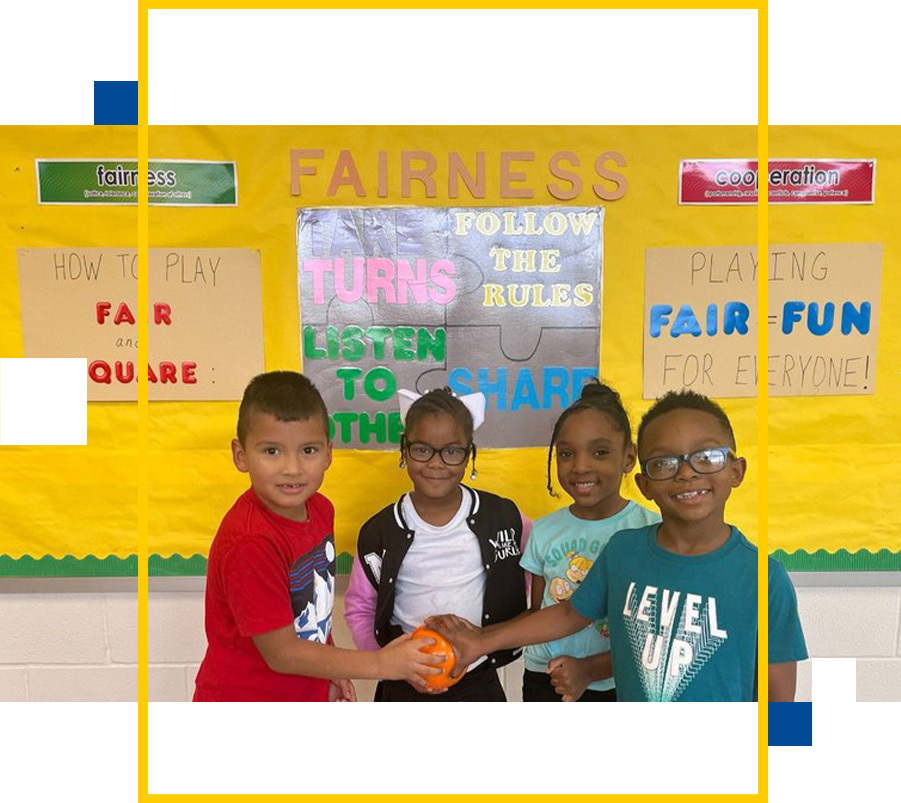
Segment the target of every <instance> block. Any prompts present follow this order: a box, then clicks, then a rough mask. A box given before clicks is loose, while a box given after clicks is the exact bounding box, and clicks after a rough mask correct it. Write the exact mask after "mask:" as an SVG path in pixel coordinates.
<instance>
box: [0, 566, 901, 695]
mask: <svg viewBox="0 0 901 803" xmlns="http://www.w3.org/2000/svg"><path fill="white" fill-rule="evenodd" d="M343 585H344V582H343V581H342V582H341V583H340V585H339V591H340V589H342V588H343ZM797 593H798V605H799V609H800V613H801V620H802V623H803V625H804V632H805V636H806V638H807V644H808V648H809V650H810V653H811V656H813V657H814V658H826V657H857V658H859V659H861V660H858V662H857V699H858V700H860V701H862V702H863V701H889V700H895V701H901V588H895V587H886V588H831V587H813V588H808V587H799V588H798V589H797ZM343 601H344V599H343V594H342V593H339V594H338V596H337V598H336V609H335V620H334V621H335V634H334V636H335V642H336V643H337V644H339V645H340V646H346V647H350V646H351V645H352V641H351V638H350V634H349V632H348V631H347V629H346V628H345V626H344V621H343V616H342V614H343ZM149 613H150V623H149V625H150V645H149V648H150V676H149V682H150V699H151V700H155V701H178V700H190V699H191V696H192V694H193V692H194V677H195V675H196V673H197V669H198V666H199V664H200V661H201V660H202V658H203V653H204V650H205V649H206V638H205V636H204V631H203V592H202V591H199V590H196V591H152V592H151V594H150V607H149ZM137 642H138V630H137V597H136V595H135V594H133V593H96V592H87V593H71V594H69V593H67V594H62V593H46V594H44V593H34V594H31V593H15V594H5V593H0V701H27V700H136V699H137ZM815 671H816V664H815V662H814V663H813V664H812V663H811V662H806V663H804V664H801V665H800V666H799V668H798V699H799V700H810V699H811V689H812V675H813V673H815ZM502 681H503V683H504V687H505V689H506V691H507V697H508V699H510V700H519V699H521V692H522V661H521V660H520V661H517V662H516V663H514V664H512V665H510V666H508V667H505V668H504V669H503V670H502ZM374 689H375V683H374V682H366V681H360V682H358V683H357V691H358V694H359V696H360V698H361V699H363V700H370V699H372V694H373V692H374Z"/></svg>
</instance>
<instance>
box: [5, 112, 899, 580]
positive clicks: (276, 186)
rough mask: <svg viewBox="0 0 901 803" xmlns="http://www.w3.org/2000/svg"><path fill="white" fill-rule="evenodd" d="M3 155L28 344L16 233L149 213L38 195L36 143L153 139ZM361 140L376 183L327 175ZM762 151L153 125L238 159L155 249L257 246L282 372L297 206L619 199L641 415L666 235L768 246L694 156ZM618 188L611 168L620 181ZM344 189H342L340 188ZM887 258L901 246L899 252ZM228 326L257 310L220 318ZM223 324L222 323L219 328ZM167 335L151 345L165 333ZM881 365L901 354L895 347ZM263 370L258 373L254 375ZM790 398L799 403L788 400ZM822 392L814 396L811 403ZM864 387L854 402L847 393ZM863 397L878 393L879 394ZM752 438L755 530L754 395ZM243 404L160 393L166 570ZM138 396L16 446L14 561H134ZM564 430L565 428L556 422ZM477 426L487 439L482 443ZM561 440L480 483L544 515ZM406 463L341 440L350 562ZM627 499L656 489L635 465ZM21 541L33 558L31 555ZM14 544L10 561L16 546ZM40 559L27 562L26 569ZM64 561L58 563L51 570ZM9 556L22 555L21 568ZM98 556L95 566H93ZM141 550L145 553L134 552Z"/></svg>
mask: <svg viewBox="0 0 901 803" xmlns="http://www.w3.org/2000/svg"><path fill="white" fill-rule="evenodd" d="M0 143H2V147H0V169H2V171H3V175H4V176H7V175H10V173H11V171H14V168H15V167H16V166H18V167H19V169H20V171H21V175H18V174H17V175H16V178H15V180H14V181H13V182H11V183H10V184H9V185H8V187H5V188H4V193H3V195H2V199H0V203H2V204H3V210H2V211H3V213H4V215H3V217H4V221H5V225H4V228H3V229H2V235H0V237H2V240H0V246H2V256H3V258H4V262H3V264H4V270H3V275H2V281H3V288H2V289H3V291H4V292H3V299H4V300H3V302H2V304H3V306H2V326H0V331H2V335H0V337H2V340H0V343H2V353H3V355H4V356H13V357H15V356H22V342H21V333H20V324H19V319H18V306H17V305H18V300H17V299H18V288H17V279H16V272H15V267H14V266H15V264H16V260H15V253H16V249H17V248H23V247H44V246H47V245H52V244H59V245H65V244H70V243H76V244H81V245H91V246H107V245H133V242H134V239H135V234H136V212H135V210H134V209H133V208H132V209H129V208H127V207H117V208H105V209H97V208H90V207H67V206H59V207H46V206H45V207H38V205H37V204H36V191H35V178H34V159H35V158H46V157H47V156H51V157H57V158H73V157H77V156H94V157H97V156H115V157H125V156H129V155H131V154H133V153H134V152H135V151H136V140H135V133H134V129H125V130H122V129H106V128H85V129H69V128H66V129H61V128H51V129H22V130H18V129H16V130H12V131H4V132H3V133H2V135H0ZM292 149H295V150H297V149H305V150H321V151H322V152H323V156H322V159H321V160H317V161H316V162H310V161H309V160H308V161H306V162H305V164H307V165H310V164H313V163H315V164H316V166H317V173H316V174H315V175H302V176H300V192H301V194H300V196H299V197H298V196H296V195H292V193H291V157H290V154H291V151H292ZM342 151H349V152H350V153H351V154H352V158H353V161H354V164H355V167H356V168H357V169H358V171H359V174H360V177H361V180H362V182H363V185H364V189H365V196H364V197H360V196H359V195H358V194H357V190H356V189H355V188H354V187H353V186H351V185H350V184H349V183H345V184H344V185H342V186H339V187H330V186H329V185H330V183H331V181H330V179H331V178H332V173H333V169H334V167H335V164H336V160H337V159H338V158H339V155H340V153H341V152H342ZM402 151H427V152H428V153H430V154H432V155H434V157H435V161H436V164H437V168H436V171H435V178H436V192H435V193H434V194H433V195H431V197H430V194H429V193H428V192H427V190H426V188H425V187H424V186H423V185H422V184H421V183H417V182H415V181H414V182H412V184H411V186H412V190H411V192H410V193H409V195H408V197H404V196H403V195H402V193H401V189H400V183H401V182H400V177H399V171H398V170H397V169H395V168H393V167H391V168H390V169H389V170H388V171H387V175H386V176H385V181H384V192H381V191H380V186H379V185H380V183H381V182H380V180H379V175H380V174H379V159H380V157H379V152H384V153H386V154H387V159H388V165H389V167H390V166H391V164H392V162H395V160H396V159H397V156H398V154H400V152H402ZM561 151H566V152H570V153H571V154H574V155H575V156H576V157H577V159H578V161H579V167H577V168H573V167H572V164H574V163H572V162H571V163H570V164H569V165H567V167H568V169H570V170H572V172H574V173H576V174H578V175H579V176H580V178H581V185H582V186H581V192H580V193H579V194H578V195H577V196H576V197H573V198H571V199H568V200H565V201H564V200H561V199H560V198H558V197H555V196H554V195H553V194H552V192H551V191H549V188H548V185H549V184H554V183H556V184H557V185H559V186H564V187H568V186H569V185H568V184H567V182H565V181H560V180H558V179H555V177H554V176H553V175H552V174H551V173H550V172H549V168H548V165H549V162H550V161H551V158H552V156H553V154H555V153H559V152H561ZM610 151H615V152H617V153H619V154H621V155H622V157H623V161H624V164H622V165H621V166H619V167H617V171H618V172H619V173H621V174H622V176H624V177H625V180H626V182H627V184H626V186H625V193H624V194H623V196H622V197H620V198H617V199H614V200H604V199H601V198H598V197H597V195H596V194H595V193H594V192H593V191H592V182H595V181H597V180H598V176H597V174H596V173H595V169H594V164H595V160H596V159H597V157H598V156H600V155H601V154H604V153H606V152H610ZM476 152H482V153H484V155H485V160H486V177H487V178H486V192H485V197H484V198H477V199H476V198H473V197H472V196H471V195H469V194H467V190H466V188H465V187H462V186H461V187H459V188H458V190H459V194H458V196H457V197H456V198H452V197H449V188H448V178H447V176H448V157H449V154H450V153H457V154H459V155H460V156H461V158H463V159H466V160H471V159H472V158H473V155H474V154H475V153H476ZM510 152H531V153H533V158H532V159H531V160H526V161H518V162H516V164H515V168H514V169H515V171H516V172H521V173H522V174H523V177H522V179H521V180H519V182H518V183H517V185H516V186H517V187H519V188H522V187H527V188H529V189H531V190H532V191H533V194H532V197H529V198H515V199H511V198H510V197H502V193H501V189H500V187H501V182H500V180H499V173H500V170H501V167H500V165H501V162H502V159H503V156H502V154H504V153H510ZM755 152H756V130H755V128H754V127H750V126H748V127H671V126H667V127H627V126H618V127H604V128H590V127H559V128H548V127H490V128H481V127H459V128H453V127H430V128H418V127H417V128H394V127H382V128H379V127H371V128H365V127H362V128H361V127H352V128H339V127H305V128H298V127H277V128H267V127H214V128H209V127H203V128H201V127H152V128H151V132H150V158H151V159H159V160H211V161H221V162H234V163H235V165H236V170H237V186H238V192H237V204H236V205H235V206H230V207H220V208H177V207H151V209H150V246H151V247H158V248H173V247H177V248H245V249H253V250H254V251H259V254H260V265H261V281H262V304H263V310H262V313H263V342H264V351H265V366H266V369H267V370H277V369H289V370H297V369H298V368H301V349H300V322H301V319H302V310H299V309H298V300H297V243H296V235H295V223H296V216H297V210H298V208H300V207H307V206H309V207H322V206H376V205H380V204H385V205H413V206H438V207H442V206H445V207H446V206H505V207H508V208H510V207H513V206H518V205H523V206H527V205H528V206H551V205H561V206H566V205H572V206H589V205H591V206H603V207H604V210H605V214H604V263H603V290H602V305H603V312H602V334H601V344H600V354H601V367H600V374H601V376H602V377H603V378H604V379H605V380H607V381H609V382H610V383H611V384H613V385H614V386H615V387H616V388H617V389H618V390H619V391H620V392H621V394H622V396H623V399H624V401H625V402H626V405H627V408H628V409H629V411H630V413H631V415H632V417H633V420H634V421H635V422H636V423H637V421H638V419H639V418H640V416H641V414H642V413H643V412H644V411H645V410H646V409H647V408H648V406H650V404H651V402H650V401H645V400H643V399H642V330H643V310H644V271H645V250H646V249H647V248H654V247H684V246H714V245H740V244H752V243H754V242H755V240H756V209H755V208H754V207H753V206H747V207H736V206H718V207H692V206H680V205H679V204H678V175H679V162H680V160H682V159H711V158H728V157H736V156H747V157H749V158H753V156H754V154H755ZM606 186H607V189H608V190H609V189H610V187H611V185H610V183H609V182H608V183H607V185H606ZM330 190H331V191H330ZM886 261H887V263H888V261H889V258H888V256H887V258H886ZM222 326H223V327H228V329H229V330H230V332H234V331H235V330H240V329H241V327H242V321H241V320H228V321H223V322H222ZM215 336H216V333H215V332H211V333H210V337H215ZM151 348H152V344H151ZM881 365H882V367H883V369H884V367H885V365H886V360H885V355H884V353H883V355H882V363H881ZM248 378H249V377H248ZM783 401H784V402H785V403H786V404H791V403H792V402H795V401H797V400H794V399H789V400H783ZM804 401H805V402H807V400H804ZM842 401H846V402H848V401H849V400H842ZM865 401H866V400H865ZM722 403H723V406H724V407H725V409H726V411H727V412H728V414H729V415H730V418H731V419H732V422H733V425H734V428H735V432H736V436H737V439H738V446H739V451H740V453H741V454H742V455H744V456H746V457H747V458H748V460H749V472H748V476H747V479H746V481H745V484H744V485H743V486H742V487H741V488H740V489H739V490H738V491H737V492H736V493H735V494H734V495H733V497H732V500H731V501H730V503H729V509H728V511H727V516H728V518H729V520H730V521H732V522H734V523H735V524H737V525H738V526H739V527H740V528H741V529H742V530H743V531H744V532H745V533H746V534H747V535H748V536H749V537H750V538H752V539H754V538H756V533H757V483H758V481H759V479H760V478H759V475H758V473H757V470H756V467H757V451H756V426H757V402H756V399H754V398H743V399H725V400H722ZM237 407H238V402H237V401H233V402H232V401H217V402H200V401H191V402H186V401H179V402H169V401H160V402H153V403H152V404H151V407H150V450H151V455H150V456H151V461H150V471H151V476H150V497H151V498H150V552H151V566H150V570H151V573H152V574H202V573H203V571H204V567H205V556H206V554H207V552H208V550H209V546H210V543H211V541H212V537H213V535H214V533H215V531H216V528H217V526H218V524H219V521H220V520H221V518H222V516H223V514H224V513H225V511H226V510H227V509H228V508H229V506H230V505H231V504H232V503H233V501H234V499H235V498H236V497H237V496H238V494H240V493H241V492H242V491H243V490H244V489H245V488H246V482H247V479H246V475H242V474H239V473H238V472H237V471H236V470H235V469H234V467H233V465H232V462H231V456H230V451H229V442H230V440H231V438H232V437H233V434H234V427H235V419H236V415H237ZM135 412H136V411H135V406H134V405H133V404H129V403H105V402H100V403H92V404H90V405H89V411H88V416H89V419H88V436H89V445H88V446H87V447H80V448H75V447H69V448H68V449H62V448H59V449H55V450H54V449H48V448H43V449H37V448H35V449H25V448H24V447H23V448H19V449H4V450H2V451H0V455H2V457H0V459H2V461H3V471H2V479H0V502H2V505H3V508H4V511H5V512H6V511H8V512H6V515H5V516H4V521H3V523H2V524H0V527H2V547H0V553H2V554H0V574H3V573H6V574H15V573H19V574H21V573H50V572H52V571H56V573H98V574H101V573H117V572H119V573H129V571H132V572H133V569H134V565H133V562H132V563H129V561H130V560H131V558H129V556H131V555H133V553H134V551H135V550H134V520H135V512H136V505H135V493H136V491H135V487H134V484H132V482H131V480H130V478H131V477H133V476H134V472H133V471H131V467H132V465H133V463H132V459H131V458H132V455H133V449H134V446H135V437H134V433H135V419H136V415H135ZM549 436H550V432H548V437H549ZM477 442H478V440H477ZM546 460H547V451H546V449H544V448H540V447H538V448H528V449H515V450H508V449H485V450H480V451H479V477H478V480H477V481H476V482H475V483H474V484H475V485H476V486H477V487H480V488H484V489H486V490H489V491H494V492H498V493H502V494H504V495H505V496H509V497H511V498H513V499H514V500H515V501H516V502H517V503H518V505H519V506H520V508H521V509H522V511H523V512H524V513H525V514H526V515H528V516H529V517H531V518H533V519H534V518H537V517H539V516H542V515H544V514H546V513H548V512H550V511H552V510H554V509H556V508H557V507H559V506H560V505H562V504H565V500H564V499H554V498H551V497H550V496H549V495H548V493H547V491H546V490H545V469H546ZM407 487H408V486H407V477H406V473H405V472H404V471H403V470H401V469H399V468H398V455H397V453H396V452H395V451H384V452H380V451H357V450H345V449H341V450H338V451H337V452H336V454H335V459H334V462H333V465H332V468H331V469H330V470H329V472H328V473H327V475H326V481H325V484H324V486H323V489H322V490H323V492H324V493H325V494H326V495H327V496H328V497H329V498H330V499H331V500H332V501H333V502H334V504H335V508H336V531H335V538H336V545H337V548H338V553H339V561H338V569H339V571H348V570H349V566H350V560H351V555H352V554H353V553H354V550H355V543H356V537H357V533H358V530H359V527H360V525H361V524H362V523H363V522H364V521H365V520H366V519H367V518H368V517H369V516H370V515H372V514H373V513H374V512H376V511H377V510H379V509H380V508H381V507H383V506H384V505H386V504H388V503H389V502H391V501H393V500H394V499H396V498H397V496H398V495H399V494H400V493H401V492H403V491H404V490H406V489H407ZM625 492H626V494H627V495H628V496H630V497H632V498H635V499H640V495H639V494H638V492H637V489H636V488H635V485H634V481H633V480H632V479H631V478H628V479H627V481H626V483H625ZM23 556H24V557H23ZM87 556H96V557H97V558H106V557H107V556H110V557H111V558H113V559H115V561H117V564H116V565H117V566H119V567H120V568H118V569H115V570H114V569H112V568H110V567H109V566H108V567H107V568H106V569H96V570H95V571H93V572H91V571H89V570H88V569H86V568H84V566H85V559H86V558H87ZM4 561H6V563H4ZM23 561H30V563H29V567H31V566H32V564H33V566H34V567H37V568H30V569H23V568H22V565H23ZM48 561H50V562H51V563H52V565H53V566H54V567H56V568H55V569H47V568H44V569H43V570H41V569H40V567H39V564H43V565H44V566H45V567H46V566H47V565H49V564H48ZM11 566H12V568H10V567H11ZM79 567H81V568H79ZM129 567H131V568H129Z"/></svg>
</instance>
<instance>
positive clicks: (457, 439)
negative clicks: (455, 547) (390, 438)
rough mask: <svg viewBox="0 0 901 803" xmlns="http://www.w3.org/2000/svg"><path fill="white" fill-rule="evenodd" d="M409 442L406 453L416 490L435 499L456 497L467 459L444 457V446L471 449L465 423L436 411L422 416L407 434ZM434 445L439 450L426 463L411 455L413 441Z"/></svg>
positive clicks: (406, 439) (443, 499)
mask: <svg viewBox="0 0 901 803" xmlns="http://www.w3.org/2000/svg"><path fill="white" fill-rule="evenodd" d="M404 438H405V441H406V444H407V450H408V451H407V454H406V455H405V459H406V465H407V474H408V475H409V477H410V480H411V481H412V482H413V488H414V491H415V493H416V494H417V495H418V496H420V497H423V498H425V499H429V500H431V501H433V502H442V501H446V500H450V499H452V498H456V497H455V495H456V493H457V487H458V486H459V485H460V483H461V482H462V480H463V475H464V474H465V473H466V465H467V462H468V461H467V460H464V461H463V463H461V464H460V465H459V466H449V465H447V464H446V463H445V462H444V461H443V460H442V459H441V454H440V450H441V449H444V448H446V447H448V446H455V447H458V448H460V449H467V448H468V447H469V441H468V440H467V439H466V433H465V432H464V430H463V425H462V424H460V423H459V422H458V421H456V420H455V419H454V417H453V416H451V415H448V414H446V413H434V414H429V415H424V416H422V417H421V418H419V419H418V420H417V421H416V423H415V424H414V425H413V426H412V427H411V428H410V431H409V432H408V433H407V434H406V435H405V436H404ZM417 443H422V444H426V445H428V446H431V447H432V448H433V449H434V450H435V454H433V455H432V456H431V458H430V459H429V460H427V461H426V462H425V463H419V462H417V461H416V460H414V459H413V458H411V457H410V455H409V447H410V445H411V444H417Z"/></svg>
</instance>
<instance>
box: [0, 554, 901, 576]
mask: <svg viewBox="0 0 901 803" xmlns="http://www.w3.org/2000/svg"><path fill="white" fill-rule="evenodd" d="M771 554H772V556H773V557H774V558H775V559H776V560H778V561H779V562H780V563H782V564H783V565H784V566H785V568H786V569H788V571H790V572H901V550H899V551H898V552H891V551H889V550H888V549H880V550H879V551H878V552H870V551H869V550H868V549H859V550H858V551H857V552H848V550H846V549H839V550H837V551H836V552H828V551H827V550H825V549H818V550H816V551H815V552H805V551H804V550H802V549H799V550H797V551H795V552H785V551H784V550H782V549H777V550H776V551H775V552H773V553H771ZM336 565H337V571H338V574H350V570H351V566H353V556H352V555H351V554H350V553H349V552H342V553H341V554H340V555H338V558H337V561H336ZM149 574H150V576H151V577H203V576H204V575H205V574H206V558H205V557H204V556H203V555H191V556H190V557H184V556H182V555H170V556H169V557H163V556H162V555H151V556H150V565H149ZM137 575H138V558H137V555H129V556H128V557H126V558H117V557H114V556H112V555H110V556H108V557H105V558H97V557H95V556H93V555H88V556H87V557H84V558H75V557H73V556H72V555H67V556H65V557H63V558H52V557H50V556H49V555H45V556H44V557H42V558H32V557H30V556H28V555H25V556H23V557H21V558H11V557H10V556H9V555H0V577H137Z"/></svg>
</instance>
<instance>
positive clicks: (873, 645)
mask: <svg viewBox="0 0 901 803" xmlns="http://www.w3.org/2000/svg"><path fill="white" fill-rule="evenodd" d="M796 590H797V594H798V609H799V611H800V613H801V622H802V624H803V626H804V637H805V638H806V639H807V649H808V651H809V652H810V655H811V657H812V658H857V700H858V702H889V701H901V588H899V587H875V588H861V587H850V588H847V587H846V588H833V587H803V586H802V587H798V588H797V589H796ZM800 669H801V671H800V672H799V676H798V698H797V699H798V700H810V699H811V697H810V687H811V667H810V663H809V662H807V663H806V664H804V665H802V666H801V668H800ZM813 669H814V671H816V667H814V668H813Z"/></svg>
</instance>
